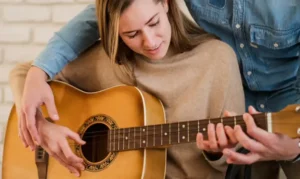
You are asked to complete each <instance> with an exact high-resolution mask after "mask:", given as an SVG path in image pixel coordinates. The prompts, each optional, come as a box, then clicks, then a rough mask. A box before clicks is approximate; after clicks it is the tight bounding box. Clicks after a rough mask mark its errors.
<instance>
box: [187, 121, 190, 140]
mask: <svg viewBox="0 0 300 179" xmlns="http://www.w3.org/2000/svg"><path fill="white" fill-rule="evenodd" d="M187 127H188V129H187V136H188V142H190V122H189V121H188V122H187Z"/></svg>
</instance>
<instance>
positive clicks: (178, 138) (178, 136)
mask: <svg viewBox="0 0 300 179" xmlns="http://www.w3.org/2000/svg"><path fill="white" fill-rule="evenodd" d="M177 124H178V125H177V127H178V131H177V133H178V135H177V137H178V143H180V139H179V138H180V126H179V122H178V123H177Z"/></svg>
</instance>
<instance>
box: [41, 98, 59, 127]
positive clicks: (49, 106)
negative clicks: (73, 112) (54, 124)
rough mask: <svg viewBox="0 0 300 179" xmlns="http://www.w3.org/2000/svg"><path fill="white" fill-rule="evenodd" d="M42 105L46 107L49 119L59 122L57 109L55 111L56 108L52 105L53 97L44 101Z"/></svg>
mask: <svg viewBox="0 0 300 179" xmlns="http://www.w3.org/2000/svg"><path fill="white" fill-rule="evenodd" d="M44 103H45V105H46V108H47V111H48V114H49V116H50V118H51V119H52V120H55V121H57V120H59V116H58V112H57V109H56V106H55V103H54V98H53V96H51V98H47V99H45V100H44Z"/></svg>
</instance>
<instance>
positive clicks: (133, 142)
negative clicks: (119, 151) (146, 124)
mask: <svg viewBox="0 0 300 179" xmlns="http://www.w3.org/2000/svg"><path fill="white" fill-rule="evenodd" d="M133 148H134V149H135V127H134V128H133Z"/></svg>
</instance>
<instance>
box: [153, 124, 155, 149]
mask: <svg viewBox="0 0 300 179" xmlns="http://www.w3.org/2000/svg"><path fill="white" fill-rule="evenodd" d="M153 146H155V125H154V137H153Z"/></svg>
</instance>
